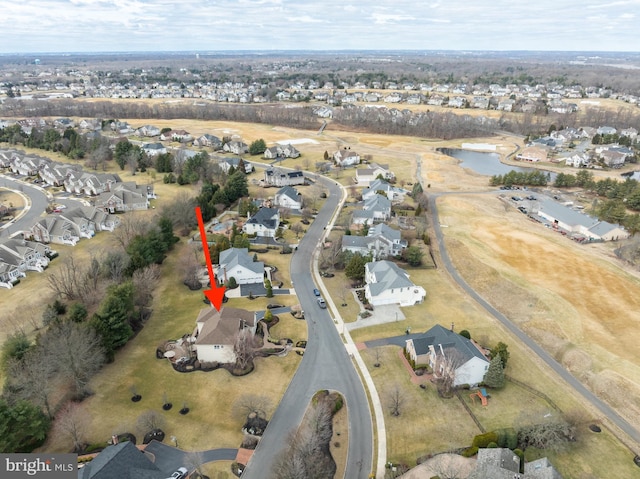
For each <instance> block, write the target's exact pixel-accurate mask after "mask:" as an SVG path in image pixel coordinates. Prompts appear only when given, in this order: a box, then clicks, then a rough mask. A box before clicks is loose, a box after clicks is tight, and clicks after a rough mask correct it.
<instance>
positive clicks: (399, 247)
mask: <svg viewBox="0 0 640 479" xmlns="http://www.w3.org/2000/svg"><path fill="white" fill-rule="evenodd" d="M406 247H407V242H406V241H405V240H403V239H402V238H401V235H400V231H398V230H394V229H393V228H390V227H389V226H387V225H386V224H384V223H379V224H377V225H375V226H373V227H372V228H370V229H369V233H368V235H367V236H355V235H344V236H343V237H342V251H351V252H352V253H357V254H360V255H362V256H368V255H371V257H372V259H374V260H380V259H385V258H388V257H389V256H399V255H400V254H402V251H403V250H404V249H405V248H406Z"/></svg>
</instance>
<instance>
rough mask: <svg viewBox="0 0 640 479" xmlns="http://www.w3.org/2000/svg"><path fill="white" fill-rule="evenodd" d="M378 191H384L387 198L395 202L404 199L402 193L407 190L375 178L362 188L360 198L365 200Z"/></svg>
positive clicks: (404, 193) (405, 192)
mask: <svg viewBox="0 0 640 479" xmlns="http://www.w3.org/2000/svg"><path fill="white" fill-rule="evenodd" d="M380 192H382V193H384V194H385V195H386V197H387V198H389V200H391V201H396V202H398V201H402V200H404V195H406V194H407V193H408V191H407V190H405V189H403V188H397V187H395V186H393V185H392V184H391V183H389V182H388V181H385V180H380V179H375V180H373V181H372V182H371V183H370V184H369V186H368V187H367V188H365V189H364V190H362V199H363V200H365V201H366V200H368V199H369V198H371V197H373V196H375V195H377V194H379V193H380Z"/></svg>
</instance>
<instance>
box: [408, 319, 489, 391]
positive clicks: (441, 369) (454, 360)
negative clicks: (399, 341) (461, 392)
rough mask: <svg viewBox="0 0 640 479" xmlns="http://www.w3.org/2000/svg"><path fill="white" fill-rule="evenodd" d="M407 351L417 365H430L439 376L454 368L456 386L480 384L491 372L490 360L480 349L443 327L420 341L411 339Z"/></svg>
mask: <svg viewBox="0 0 640 479" xmlns="http://www.w3.org/2000/svg"><path fill="white" fill-rule="evenodd" d="M406 350H407V354H408V355H409V358H410V359H412V360H413V361H414V362H415V364H416V366H420V365H424V366H429V367H430V368H431V370H432V371H433V375H434V376H435V377H438V376H441V375H442V374H443V373H446V372H447V369H449V368H452V369H453V370H454V371H453V373H454V380H453V385H454V386H460V385H462V384H470V385H476V384H479V383H481V382H482V381H483V380H484V375H485V373H486V372H487V370H488V369H489V359H488V358H487V357H486V356H485V354H484V352H483V351H482V350H481V349H480V347H479V346H476V344H475V343H474V342H472V341H471V340H470V339H467V338H465V337H464V336H460V335H459V334H458V333H456V332H454V331H452V330H450V329H446V328H444V327H442V326H440V325H439V324H436V325H435V326H434V327H432V328H431V329H429V330H428V331H427V332H426V333H424V334H422V335H420V336H419V337H417V338H412V339H408V340H407V341H406Z"/></svg>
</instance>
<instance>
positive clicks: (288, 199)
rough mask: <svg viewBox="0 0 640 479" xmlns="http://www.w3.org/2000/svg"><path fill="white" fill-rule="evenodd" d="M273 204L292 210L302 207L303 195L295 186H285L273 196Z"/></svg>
mask: <svg viewBox="0 0 640 479" xmlns="http://www.w3.org/2000/svg"><path fill="white" fill-rule="evenodd" d="M273 204H274V205H275V206H280V207H281V208H288V209H291V210H301V209H302V195H301V194H300V192H299V191H298V190H296V189H295V188H294V187H293V186H283V187H282V188H280V189H279V190H278V192H277V193H276V194H275V196H274V197H273Z"/></svg>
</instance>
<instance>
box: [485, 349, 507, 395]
mask: <svg viewBox="0 0 640 479" xmlns="http://www.w3.org/2000/svg"><path fill="white" fill-rule="evenodd" d="M504 381H505V379H504V367H503V366H502V358H501V357H500V355H499V354H496V356H495V357H494V358H493V359H492V360H491V362H490V363H489V369H487V372H486V373H485V375H484V383H485V384H486V385H487V386H488V387H490V388H501V387H503V386H504Z"/></svg>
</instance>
